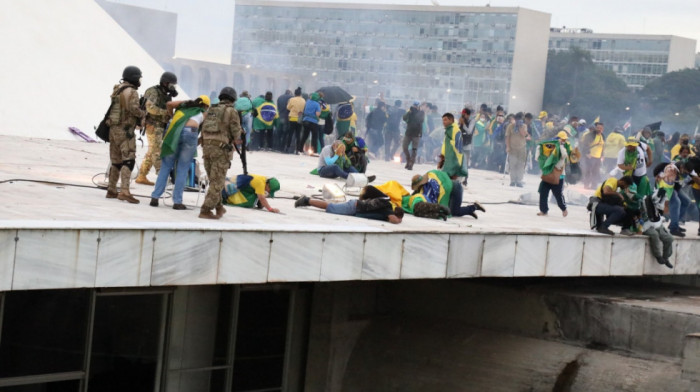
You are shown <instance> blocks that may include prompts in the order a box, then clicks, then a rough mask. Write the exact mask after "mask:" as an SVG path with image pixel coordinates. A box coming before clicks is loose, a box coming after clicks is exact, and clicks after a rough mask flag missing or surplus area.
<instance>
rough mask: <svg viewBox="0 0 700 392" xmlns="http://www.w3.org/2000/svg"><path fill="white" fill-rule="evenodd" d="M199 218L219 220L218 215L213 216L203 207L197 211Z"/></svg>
mask: <svg viewBox="0 0 700 392" xmlns="http://www.w3.org/2000/svg"><path fill="white" fill-rule="evenodd" d="M199 217H200V218H202V219H219V216H218V215H214V213H212V212H211V210H210V209H209V208H204V207H202V208H201V209H200V210H199Z"/></svg>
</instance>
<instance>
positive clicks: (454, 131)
mask: <svg viewBox="0 0 700 392" xmlns="http://www.w3.org/2000/svg"><path fill="white" fill-rule="evenodd" d="M442 125H443V126H444V127H445V138H444V139H443V142H442V152H441V155H440V162H439V163H438V169H441V170H442V171H443V172H445V173H447V175H448V176H449V177H450V178H451V179H456V178H457V177H467V175H468V174H467V170H466V168H464V167H463V166H462V160H463V159H464V155H463V154H462V133H461V132H460V131H459V127H458V126H457V124H455V117H454V116H453V115H452V113H445V114H443V115H442Z"/></svg>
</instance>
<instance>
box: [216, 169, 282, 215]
mask: <svg viewBox="0 0 700 392" xmlns="http://www.w3.org/2000/svg"><path fill="white" fill-rule="evenodd" d="M278 190H280V182H279V181H277V179H276V178H275V177H270V178H266V177H263V176H261V175H257V174H249V175H245V174H239V175H237V176H236V177H235V178H234V179H233V180H230V179H228V178H227V179H226V186H225V187H224V190H223V191H221V196H222V198H223V200H224V204H229V205H232V206H235V207H244V208H252V207H255V208H263V207H264V208H265V209H266V210H268V211H270V212H275V213H277V212H280V210H278V209H277V208H272V207H271V206H270V203H269V202H268V201H267V197H268V196H269V197H273V198H274V197H275V192H277V191H278Z"/></svg>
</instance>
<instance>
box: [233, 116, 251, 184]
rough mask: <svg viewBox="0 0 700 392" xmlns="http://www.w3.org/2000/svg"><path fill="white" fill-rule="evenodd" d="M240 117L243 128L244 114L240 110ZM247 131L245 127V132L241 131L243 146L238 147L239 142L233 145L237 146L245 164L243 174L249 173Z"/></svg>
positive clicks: (242, 163)
mask: <svg viewBox="0 0 700 392" xmlns="http://www.w3.org/2000/svg"><path fill="white" fill-rule="evenodd" d="M238 119H239V121H240V122H241V129H243V116H242V115H241V112H238ZM246 136H247V135H246V132H245V129H243V132H241V148H238V144H236V143H233V147H235V148H236V152H237V153H238V155H240V157H241V165H243V174H245V175H248V160H247V158H246V154H245V151H246Z"/></svg>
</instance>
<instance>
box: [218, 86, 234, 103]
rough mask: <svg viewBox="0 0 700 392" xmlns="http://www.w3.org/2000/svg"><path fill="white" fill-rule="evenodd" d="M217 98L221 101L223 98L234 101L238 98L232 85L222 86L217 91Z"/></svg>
mask: <svg viewBox="0 0 700 392" xmlns="http://www.w3.org/2000/svg"><path fill="white" fill-rule="evenodd" d="M219 99H220V100H222V101H223V100H224V99H225V100H228V101H235V100H236V99H238V95H237V94H236V90H234V88H233V87H224V88H222V89H221V92H220V93H219Z"/></svg>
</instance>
